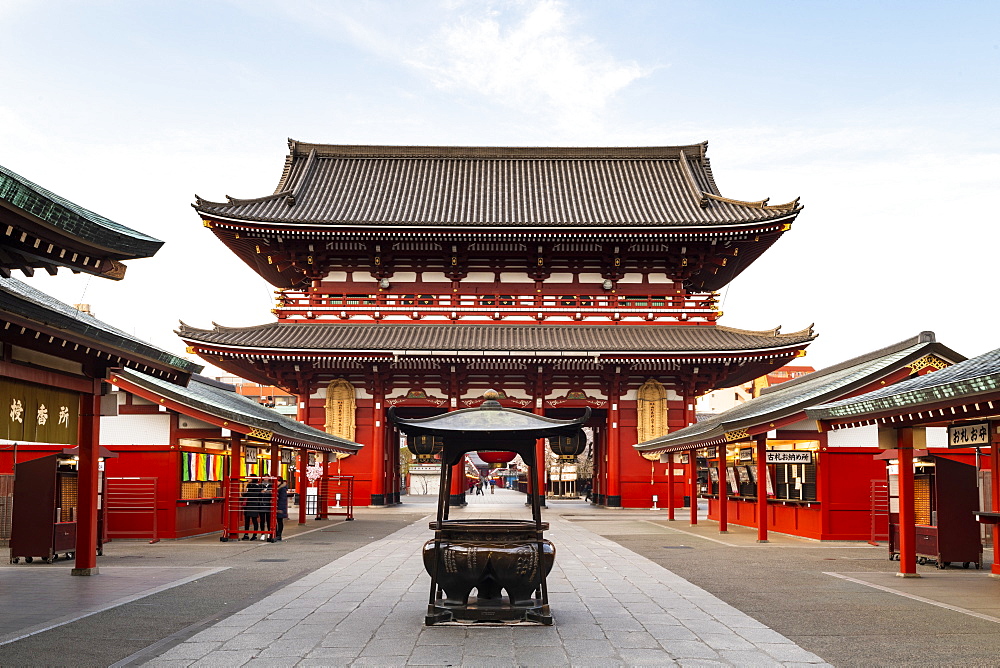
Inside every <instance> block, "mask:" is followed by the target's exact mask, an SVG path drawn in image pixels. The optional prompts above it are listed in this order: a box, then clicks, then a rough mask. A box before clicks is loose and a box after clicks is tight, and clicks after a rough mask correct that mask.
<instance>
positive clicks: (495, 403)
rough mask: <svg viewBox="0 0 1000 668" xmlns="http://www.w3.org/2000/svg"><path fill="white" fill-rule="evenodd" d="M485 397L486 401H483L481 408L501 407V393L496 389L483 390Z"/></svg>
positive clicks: (494, 408)
mask: <svg viewBox="0 0 1000 668" xmlns="http://www.w3.org/2000/svg"><path fill="white" fill-rule="evenodd" d="M483 399H485V400H486V401H484V402H483V405H482V406H481V408H485V409H487V410H491V409H492V410H496V409H497V408H500V407H501V406H500V401H499V399H500V393H499V392H497V391H496V390H486V391H485V392H483Z"/></svg>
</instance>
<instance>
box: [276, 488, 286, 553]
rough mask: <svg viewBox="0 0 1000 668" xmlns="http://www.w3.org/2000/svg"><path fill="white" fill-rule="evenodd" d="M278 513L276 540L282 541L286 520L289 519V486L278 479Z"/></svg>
mask: <svg viewBox="0 0 1000 668" xmlns="http://www.w3.org/2000/svg"><path fill="white" fill-rule="evenodd" d="M276 492H277V495H278V499H277V503H276V505H277V512H276V514H275V519H276V524H277V526H275V531H274V540H281V532H282V530H283V529H284V528H285V519H286V518H287V517H288V485H287V484H286V483H285V480H284V479H283V478H278V489H277V490H276Z"/></svg>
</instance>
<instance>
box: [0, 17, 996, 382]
mask: <svg viewBox="0 0 1000 668" xmlns="http://www.w3.org/2000/svg"><path fill="white" fill-rule="evenodd" d="M998 25H1000V3H997V2H993V1H990V0H982V1H981V2H975V1H960V0H953V1H951V2H947V3H942V2H929V1H928V2H923V1H920V0H906V1H898V2H896V1H889V0H884V1H880V2H851V1H849V0H837V1H833V0H830V1H822V0H815V1H810V2H801V1H787V2H782V1H778V0H773V1H772V0H760V1H757V2H745V1H743V0H733V1H731V2H723V1H712V0H704V1H701V2H689V1H674V0H650V1H646V0H628V2H611V1H608V2H597V1H582V0H581V1H559V0H511V1H498V2H492V1H489V0H478V1H464V0H438V1H434V0H408V1H402V0H400V1H389V0H387V1H384V2H378V1H374V0H370V1H364V0H354V1H350V2H348V1H336V0H329V1H319V0H312V1H311V0H298V1H290V0H273V1H272V0H239V1H237V0H233V1H232V2H225V1H213V0H197V1H191V2H186V1H182V0H178V1H172V2H163V1H162V0H158V1H155V2H154V1H147V0H120V1H119V0H88V1H83V0H81V1H74V0H46V1H41V0H0V63H2V68H0V71H2V72H3V88H2V91H3V92H2V94H0V164H2V165H4V166H5V167H7V168H8V169H11V170H13V171H14V172H17V173H18V174H21V175H22V176H24V177H25V178H27V179H30V180H32V181H34V182H35V183H38V184H39V185H41V186H43V187H45V188H48V189H49V190H52V191H53V192H56V193H58V194H60V195H62V196H63V197H65V198H67V199H69V200H71V201H73V202H75V203H77V204H80V205H81V206H84V207H86V208H89V209H91V210H93V211H96V212H97V213H100V214H101V215H103V216H106V217H108V218H110V219H112V220H114V221H116V222H119V223H121V224H123V225H126V226H128V227H131V228H133V229H136V230H139V231H142V232H144V233H146V234H149V235H151V236H154V237H156V238H158V239H161V240H163V241H164V242H165V244H164V246H163V248H162V249H161V250H160V252H159V253H157V254H156V255H155V256H154V257H152V258H148V259H142V260H135V261H131V262H129V263H128V272H127V275H126V277H125V280H124V281H121V282H115V281H108V280H105V279H99V278H90V277H87V276H85V275H73V274H71V273H69V272H67V271H61V272H60V273H59V275H58V276H57V277H49V276H47V275H44V272H41V273H36V275H35V277H34V278H31V279H28V280H29V281H30V282H31V283H32V285H34V286H35V287H37V288H39V289H41V290H45V291H46V292H49V293H50V294H52V295H54V296H56V297H57V298H59V299H61V300H63V301H65V302H67V303H89V304H90V305H91V308H92V310H93V312H94V313H95V315H96V316H97V317H99V318H101V319H102V320H105V321H106V322H109V323H111V324H113V325H115V326H117V327H119V328H121V329H124V330H126V331H129V332H131V333H133V334H134V335H136V336H138V337H139V338H142V339H144V340H146V341H149V342H151V343H153V344H154V345H157V346H159V347H161V348H164V349H166V350H169V351H171V352H174V353H177V354H184V345H183V343H182V342H181V340H180V339H179V338H178V337H177V336H176V335H175V334H174V333H173V332H174V330H175V329H176V328H177V325H178V322H179V321H184V322H185V323H187V324H189V325H191V326H194V327H202V328H208V327H211V326H212V323H213V322H217V323H220V324H223V325H226V326H246V325H256V324H263V323H266V322H271V321H273V317H274V316H273V315H272V314H271V312H270V310H271V308H273V306H274V293H273V291H274V288H272V287H271V286H270V285H268V284H267V283H266V282H264V281H263V280H262V279H260V278H259V277H258V276H257V275H256V274H255V273H254V272H252V271H251V270H250V269H249V268H248V267H247V266H246V265H244V264H243V263H242V262H240V261H239V260H238V259H236V257H235V256H234V255H233V254H232V253H231V252H229V251H228V250H227V249H226V248H225V247H224V246H223V245H222V244H221V243H220V242H218V241H217V240H216V239H215V237H214V236H213V235H212V234H211V232H210V231H209V230H207V229H205V228H204V227H203V226H202V224H201V221H200V219H199V217H198V215H197V214H196V213H195V212H194V210H193V209H191V206H190V205H191V202H193V201H194V198H195V195H196V194H197V195H200V196H202V197H204V198H206V199H209V200H215V201H218V200H222V199H223V198H224V197H225V196H226V195H231V196H233V197H247V198H249V197H259V196H262V195H267V194H270V193H271V192H273V190H274V187H275V185H276V184H277V182H278V179H279V177H280V175H281V168H282V165H283V161H284V157H285V155H286V153H287V143H286V140H287V138H293V139H296V140H300V141H305V142H315V143H330V144H416V145H421V144H426V145H498V146H660V145H676V144H690V143H695V142H700V141H705V140H707V141H708V142H709V149H708V155H709V157H710V158H711V160H712V168H713V171H714V174H715V177H716V181H717V182H718V184H719V187H720V189H721V192H722V194H723V195H725V196H727V197H732V198H737V199H745V200H758V199H763V198H764V197H770V198H771V202H773V203H777V202H787V201H789V200H792V199H794V198H796V197H801V202H802V204H803V205H804V206H805V208H804V210H803V211H802V213H801V214H800V215H799V217H798V220H797V221H796V222H795V224H794V226H793V228H792V230H791V231H790V232H788V233H786V234H785V235H784V236H783V237H782V238H781V240H780V241H779V242H778V243H777V244H775V246H773V247H772V248H771V249H770V250H769V251H768V252H767V253H765V254H764V255H763V256H762V257H761V258H760V259H758V260H757V261H756V262H755V263H754V265H753V266H751V267H750V268H749V269H748V270H747V271H745V272H744V273H743V274H741V275H740V276H739V277H738V278H737V279H736V280H735V281H733V282H732V283H731V284H730V286H729V287H728V288H726V289H725V290H724V291H723V292H722V299H723V301H722V308H723V311H724V316H723V317H722V319H721V320H720V324H723V325H728V326H731V327H738V328H743V329H770V328H773V327H776V326H779V325H780V326H782V328H783V331H786V332H791V331H796V330H799V329H802V328H805V327H807V326H809V325H810V324H813V323H814V324H815V329H816V332H818V333H819V338H818V339H816V341H815V342H814V343H813V344H812V345H811V346H810V348H809V352H808V355H807V357H806V358H805V359H803V360H799V362H801V363H803V364H810V365H812V366H814V367H816V368H821V367H824V366H828V365H831V364H836V363H838V362H840V361H843V360H845V359H848V358H850V357H853V356H855V355H861V354H864V353H866V352H869V351H871V350H875V349H878V348H882V347H885V346H887V345H890V344H892V343H895V342H897V341H901V340H903V339H907V338H910V337H913V336H915V335H917V334H918V333H919V332H921V331H925V330H931V331H934V332H935V333H936V334H937V337H938V340H939V341H941V342H943V343H944V344H945V345H947V346H949V347H951V348H952V349H954V350H955V351H957V352H959V353H961V354H963V355H966V356H968V357H972V356H974V355H979V354H981V353H984V352H987V351H989V350H992V349H994V348H997V347H998V346H1000V340H998V337H997V336H996V334H995V332H996V320H994V318H995V315H994V311H995V310H996V306H995V304H994V302H993V300H994V299H996V290H995V288H996V284H997V280H996V268H995V267H994V265H993V263H994V262H997V259H996V258H995V257H994V256H991V255H990V252H992V251H991V250H990V249H991V248H995V247H996V246H997V242H998V240H1000V233H998V228H1000V219H998V215H997V211H998V209H997V207H996V206H995V203H996V202H997V201H998V196H1000V132H998V130H1000V74H998V73H1000V33H998V31H997V30H996V27H997V26H998ZM991 258H994V259H991Z"/></svg>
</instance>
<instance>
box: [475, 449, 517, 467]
mask: <svg viewBox="0 0 1000 668" xmlns="http://www.w3.org/2000/svg"><path fill="white" fill-rule="evenodd" d="M516 456H517V453H516V452H493V451H487V452H480V453H479V458H480V459H482V460H483V461H484V462H486V463H487V464H504V463H506V462H509V461H510V460H512V459H514V457H516Z"/></svg>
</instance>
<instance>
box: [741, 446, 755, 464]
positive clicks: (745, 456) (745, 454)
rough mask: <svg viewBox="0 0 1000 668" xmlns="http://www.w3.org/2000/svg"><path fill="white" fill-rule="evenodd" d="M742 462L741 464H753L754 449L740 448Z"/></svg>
mask: <svg viewBox="0 0 1000 668" xmlns="http://www.w3.org/2000/svg"><path fill="white" fill-rule="evenodd" d="M740 461H741V462H752V461H753V448H740Z"/></svg>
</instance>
